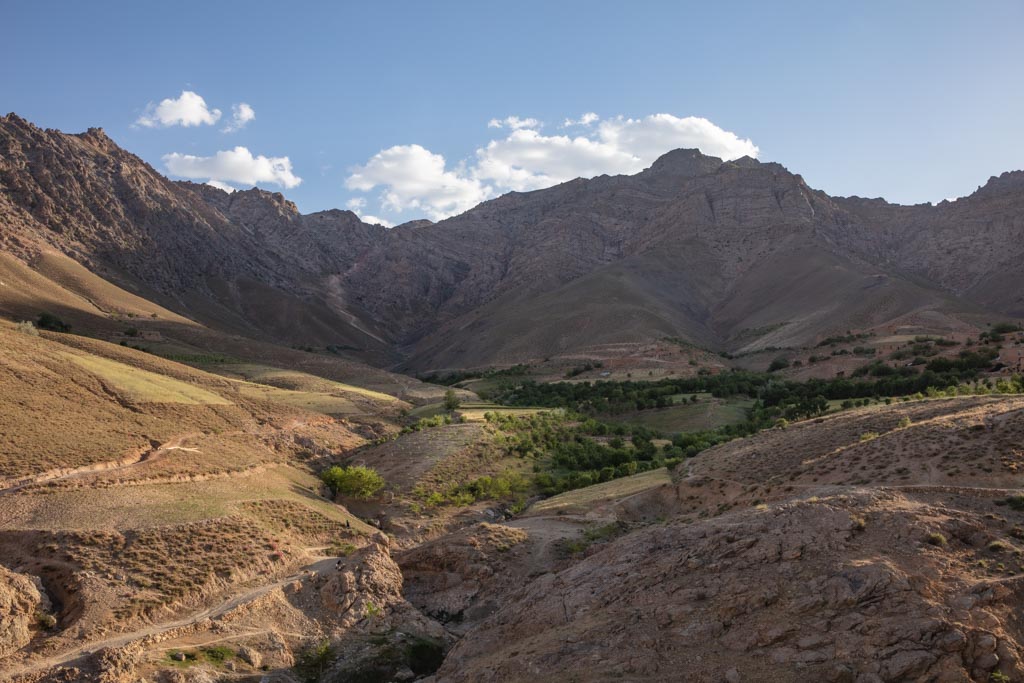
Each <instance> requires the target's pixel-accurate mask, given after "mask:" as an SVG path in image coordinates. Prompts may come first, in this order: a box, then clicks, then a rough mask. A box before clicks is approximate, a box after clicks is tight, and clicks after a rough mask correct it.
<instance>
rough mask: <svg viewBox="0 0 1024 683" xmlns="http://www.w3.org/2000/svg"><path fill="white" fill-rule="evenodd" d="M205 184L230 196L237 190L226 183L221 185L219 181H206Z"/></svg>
mask: <svg viewBox="0 0 1024 683" xmlns="http://www.w3.org/2000/svg"><path fill="white" fill-rule="evenodd" d="M206 184H207V185H209V186H210V187H216V188H217V189H218V190H224V191H225V192H227V193H228V194H231V193H232V192H235V191H236V190H237V189H238V188H236V187H231V186H230V185H228V184H227V183H222V182H221V181H219V180H207V181H206Z"/></svg>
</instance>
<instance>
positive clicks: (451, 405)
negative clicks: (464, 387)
mask: <svg viewBox="0 0 1024 683" xmlns="http://www.w3.org/2000/svg"><path fill="white" fill-rule="evenodd" d="M444 409H445V410H447V411H448V412H451V411H453V410H458V409H459V397H458V395H457V394H456V393H455V390H454V389H449V390H448V391H446V392H444Z"/></svg>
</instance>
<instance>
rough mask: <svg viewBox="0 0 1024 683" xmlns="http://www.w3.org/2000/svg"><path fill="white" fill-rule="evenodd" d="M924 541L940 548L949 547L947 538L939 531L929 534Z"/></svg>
mask: <svg viewBox="0 0 1024 683" xmlns="http://www.w3.org/2000/svg"><path fill="white" fill-rule="evenodd" d="M924 540H925V542H926V543H927V544H928V545H934V546H938V547H940V548H945V547H946V546H947V545H949V541H947V540H946V537H945V536H943V535H942V534H940V533H939V532H937V531H934V532H932V533H930V534H928V536H927V537H926V538H925V539H924Z"/></svg>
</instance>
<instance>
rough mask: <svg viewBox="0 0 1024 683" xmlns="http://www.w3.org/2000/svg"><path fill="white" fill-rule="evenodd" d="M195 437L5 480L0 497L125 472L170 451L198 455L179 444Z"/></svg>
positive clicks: (177, 439) (194, 450) (185, 435)
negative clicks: (56, 483) (109, 473)
mask: <svg viewBox="0 0 1024 683" xmlns="http://www.w3.org/2000/svg"><path fill="white" fill-rule="evenodd" d="M197 436H201V435H200V434H199V433H198V432H190V433H188V434H181V435H179V436H176V437H174V438H173V439H171V440H170V441H167V442H165V443H162V444H160V445H159V446H155V447H153V448H149V449H143V448H140V449H139V450H137V451H136V452H135V453H132V454H131V455H128V456H125V457H123V458H120V459H118V460H109V461H107V462H99V463H95V464H92V465H85V466H83V467H75V468H70V469H56V470H50V471H48V472H43V473H42V474H36V475H33V476H30V477H22V478H20V479H7V480H3V481H0V486H6V487H5V488H0V496H6V495H10V494H12V493H17V492H18V491H20V490H22V489H23V488H25V487H27V486H33V485H35V484H46V483H49V482H52V481H63V480H65V479H75V478H77V477H84V476H88V475H90V474H96V473H98V472H116V471H118V470H125V469H128V468H130V467H135V466H136V465H141V464H142V463H144V462H150V461H152V460H155V459H157V458H159V457H160V456H163V455H166V454H167V453H169V452H170V451H176V450H180V451H190V452H192V453H198V452H199V449H197V448H187V447H185V446H182V445H181V444H182V443H183V442H184V441H185V440H186V439H191V438H194V437H197Z"/></svg>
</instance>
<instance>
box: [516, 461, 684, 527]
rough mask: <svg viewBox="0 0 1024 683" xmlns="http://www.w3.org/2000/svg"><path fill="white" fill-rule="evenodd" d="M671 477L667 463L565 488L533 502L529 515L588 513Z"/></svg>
mask: <svg viewBox="0 0 1024 683" xmlns="http://www.w3.org/2000/svg"><path fill="white" fill-rule="evenodd" d="M671 483H672V477H671V476H670V475H669V472H668V470H667V469H665V468H664V467H661V468H659V469H656V470H651V471H650V472H642V473H641V474H634V475H633V476H631V477H622V478H621V479H613V480H612V481H606V482H604V483H601V484H594V485H593V486H587V487H586V488H582V489H576V490H573V491H566V492H565V493H560V494H558V495H557V496H552V497H551V498H547V499H545V500H542V501H540V502H539V503H535V504H534V505H532V506H531V507H530V508H529V510H527V513H526V514H527V515H528V516H533V515H550V514H586V513H587V512H589V511H591V510H593V509H594V508H596V507H598V506H600V505H602V504H604V503H607V502H609V501H613V500H621V499H622V498H626V497H628V496H632V495H634V494H637V493H641V492H643V491H647V490H649V489H652V488H655V487H657V486H661V485H663V484H671Z"/></svg>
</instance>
